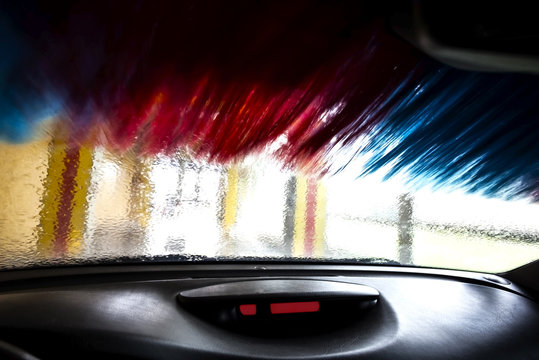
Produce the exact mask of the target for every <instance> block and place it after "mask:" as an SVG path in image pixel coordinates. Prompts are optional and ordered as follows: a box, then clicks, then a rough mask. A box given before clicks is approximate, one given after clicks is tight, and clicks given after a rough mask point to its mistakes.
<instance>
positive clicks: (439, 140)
mask: <svg viewBox="0 0 539 360" xmlns="http://www.w3.org/2000/svg"><path fill="white" fill-rule="evenodd" d="M538 129H539V78H537V77H535V78H531V77H530V76H523V75H516V74H486V73H474V72H465V71H460V70H455V69H451V68H448V67H445V66H440V65H431V69H430V70H428V71H427V72H426V73H425V75H424V76H423V77H422V80H420V81H419V83H418V85H417V86H415V87H414V90H413V91H410V92H409V93H408V94H404V95H403V96H401V100H400V101H399V102H398V103H397V104H396V106H395V107H394V108H393V109H392V111H391V112H390V114H389V115H388V116H386V117H385V119H384V120H383V121H382V122H381V123H380V124H379V125H378V126H377V128H376V129H375V130H374V132H373V134H372V136H371V138H370V142H369V143H368V145H366V146H365V147H364V148H363V149H362V151H361V152H360V154H363V155H365V154H367V153H369V155H370V159H369V161H368V162H367V165H366V167H365V169H364V170H363V172H362V175H365V174H368V173H372V172H375V171H377V170H380V169H381V168H382V167H385V166H390V170H389V172H388V173H387V176H386V177H387V178H388V177H391V176H393V175H395V174H397V173H399V172H403V171H405V172H407V173H408V174H409V175H410V176H411V177H412V179H414V180H413V182H415V183H417V184H422V183H425V182H429V183H434V184H437V185H440V186H447V185H450V186H457V187H464V188H465V189H467V190H468V191H471V192H482V193H484V194H485V195H487V196H501V197H506V198H513V197H520V196H525V195H530V194H532V197H535V200H537V184H538V179H539V147H538V144H539V131H538ZM388 146H389V148H388Z"/></svg>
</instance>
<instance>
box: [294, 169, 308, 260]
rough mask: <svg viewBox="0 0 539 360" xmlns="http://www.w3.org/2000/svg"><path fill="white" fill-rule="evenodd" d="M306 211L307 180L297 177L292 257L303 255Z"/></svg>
mask: <svg viewBox="0 0 539 360" xmlns="http://www.w3.org/2000/svg"><path fill="white" fill-rule="evenodd" d="M306 209H307V179H306V178H305V177H304V176H300V175H298V176H297V182H296V212H295V214H294V243H293V244H292V256H303V255H304V243H305V214H306Z"/></svg>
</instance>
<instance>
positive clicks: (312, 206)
mask: <svg viewBox="0 0 539 360" xmlns="http://www.w3.org/2000/svg"><path fill="white" fill-rule="evenodd" d="M316 188H317V183H316V180H315V179H309V180H308V181H307V201H306V203H307V204H306V205H307V206H306V209H305V242H304V250H305V251H304V254H305V256H312V255H313V254H314V240H315V238H316V229H315V225H316Z"/></svg>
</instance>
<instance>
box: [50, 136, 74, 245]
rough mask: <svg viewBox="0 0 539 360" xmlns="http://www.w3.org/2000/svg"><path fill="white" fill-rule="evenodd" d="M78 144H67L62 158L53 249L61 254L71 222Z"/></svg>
mask: <svg viewBox="0 0 539 360" xmlns="http://www.w3.org/2000/svg"><path fill="white" fill-rule="evenodd" d="M79 150H80V147H79V146H69V147H68V148H67V149H66V156H65V158H64V166H65V169H64V172H63V174H62V187H61V189H60V203H59V204H58V213H57V217H56V218H57V223H56V237H55V242H54V251H55V252H56V253H57V254H63V253H65V251H66V244H67V240H68V234H69V224H70V223H71V212H72V210H73V209H72V208H73V206H72V203H73V197H74V195H75V185H76V184H75V177H76V176H77V168H78V165H79Z"/></svg>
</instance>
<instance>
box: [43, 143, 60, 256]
mask: <svg viewBox="0 0 539 360" xmlns="http://www.w3.org/2000/svg"><path fill="white" fill-rule="evenodd" d="M48 150H49V154H50V155H49V162H48V167H47V177H46V179H45V184H44V188H45V190H44V193H43V200H42V204H43V207H42V209H41V212H40V231H39V232H38V233H39V236H38V244H37V246H38V251H42V252H45V253H49V252H51V251H52V247H53V244H54V239H55V236H56V231H55V228H56V224H57V215H58V205H59V203H60V197H61V194H60V191H61V189H62V183H63V181H62V175H63V173H64V170H65V165H64V157H65V154H66V144H65V142H63V141H59V140H53V141H51V142H50V144H49V149H48Z"/></svg>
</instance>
